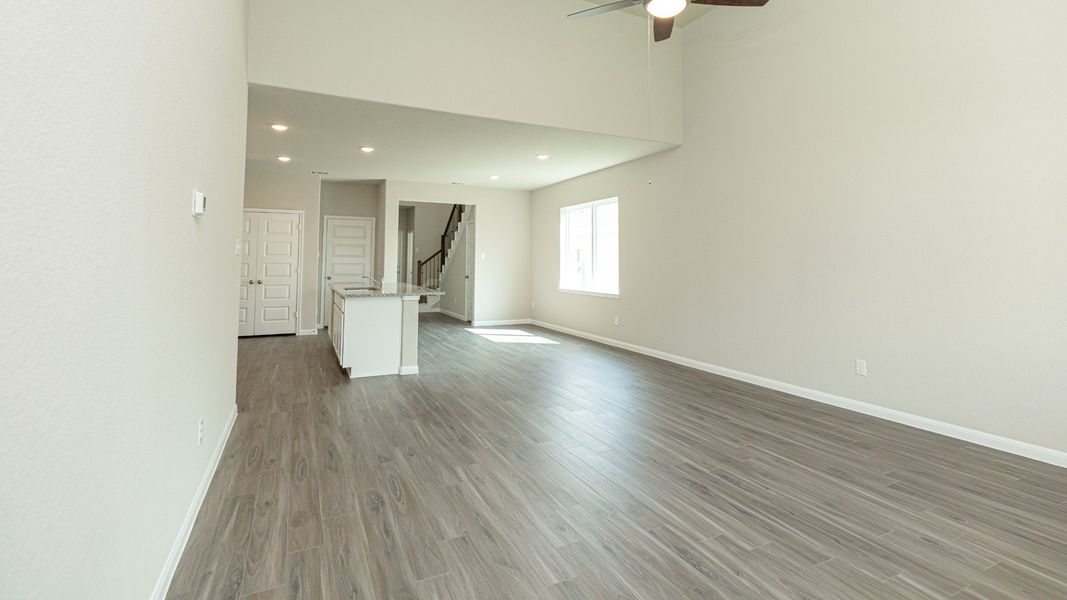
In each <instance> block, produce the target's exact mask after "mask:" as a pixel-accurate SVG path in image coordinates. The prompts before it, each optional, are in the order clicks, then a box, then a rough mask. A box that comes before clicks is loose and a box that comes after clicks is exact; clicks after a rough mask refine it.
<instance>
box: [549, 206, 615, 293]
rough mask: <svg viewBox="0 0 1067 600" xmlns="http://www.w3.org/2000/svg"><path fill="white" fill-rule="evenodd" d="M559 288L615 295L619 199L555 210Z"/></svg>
mask: <svg viewBox="0 0 1067 600" xmlns="http://www.w3.org/2000/svg"><path fill="white" fill-rule="evenodd" d="M559 289H560V290H563V291H569V292H583V293H587V294H602V295H605V296H618V295H619V199H618V198H608V199H607V200H598V201H597V202H588V203H586V204H578V205H575V206H565V207H563V208H561V209H560V210H559Z"/></svg>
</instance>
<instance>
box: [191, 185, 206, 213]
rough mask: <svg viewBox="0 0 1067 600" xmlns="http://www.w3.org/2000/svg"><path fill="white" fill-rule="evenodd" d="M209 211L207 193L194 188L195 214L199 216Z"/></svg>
mask: <svg viewBox="0 0 1067 600" xmlns="http://www.w3.org/2000/svg"><path fill="white" fill-rule="evenodd" d="M205 212H207V194H205V193H204V192H198V191H196V190H193V216H194V217H199V216H200V215H202V214H204V213H205Z"/></svg>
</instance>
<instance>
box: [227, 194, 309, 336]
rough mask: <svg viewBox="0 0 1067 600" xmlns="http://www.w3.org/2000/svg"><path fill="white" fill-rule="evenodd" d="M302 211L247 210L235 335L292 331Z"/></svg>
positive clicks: (273, 333) (294, 315)
mask: <svg viewBox="0 0 1067 600" xmlns="http://www.w3.org/2000/svg"><path fill="white" fill-rule="evenodd" d="M300 228H301V215H300V214H299V213H290V212H272V211H265V210H264V211H259V210H255V211H253V210H246V211H245V213H244V221H243V222H242V227H241V236H242V240H241V274H240V278H239V279H238V285H239V286H240V304H239V307H238V310H237V335H240V336H246V335H278V334H285V333H296V319H297V316H298V315H297V303H298V298H299V287H300V285H299V284H300Z"/></svg>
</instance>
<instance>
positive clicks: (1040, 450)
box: [494, 319, 1067, 467]
mask: <svg viewBox="0 0 1067 600" xmlns="http://www.w3.org/2000/svg"><path fill="white" fill-rule="evenodd" d="M528 322H529V323H530V324H531V325H536V326H538V327H544V328H545V329H551V330H553V331H558V332H560V333H565V334H567V335H573V336H575V337H580V338H584V339H587V340H590V341H594V342H598V343H601V344H604V345H606V346H613V347H615V348H622V349H623V350H629V351H631V352H636V353H638V354H644V355H646V356H651V357H653V358H659V359H661V360H665V361H668V362H672V363H675V364H679V365H682V366H686V367H691V368H693V369H698V370H700V371H705V372H707V373H714V374H715V375H721V376H723V377H728V378H730V379H736V380H738V381H744V382H746V383H751V384H753V385H758V386H760V387H765V388H768V389H772V390H777V391H779V392H785V393H787V394H792V395H794V396H799V397H801V398H806V399H808V400H814V401H815V402H821V403H823V404H829V405H832V406H836V407H838V408H843V409H845V410H851V411H853V412H858V413H862V414H865V415H870V416H872V417H878V418H880V419H885V420H887V421H893V422H894V423H900V424H902V425H908V426H910V427H915V428H916V429H923V430H925V431H930V432H933V433H939V434H941V435H945V436H948V437H952V438H956V439H958V440H963V441H965V442H970V443H972V444H977V445H979V446H985V447H987V448H993V449H995V450H1001V451H1003V452H1008V453H1010V454H1015V455H1018V456H1023V457H1026V458H1030V459H1033V460H1037V461H1040V462H1044V463H1048V464H1051V465H1056V466H1059V467H1067V452H1061V451H1059V450H1053V449H1052V448H1045V447H1043V446H1038V445H1036V444H1030V443H1028V442H1021V441H1019V440H1013V439H1011V438H1006V437H1001V436H998V435H993V434H991V433H986V432H984V431H977V430H974V429H968V428H966V427H961V426H959V425H953V424H952V423H945V422H944V421H938V420H935V419H930V418H927V417H921V416H919V415H913V414H911V413H906V412H903V411H899V410H894V409H892V408H886V407H884V406H878V405H877V404H870V403H868V402H862V401H860V400H853V399H852V398H846V397H844V396H837V395H835V394H830V393H827V392H821V391H819V390H813V389H810V388H806V387H802V386H799V385H794V384H792V383H786V382H784V381H778V380H775V379H770V378H768V377H762V376H760V375H753V374H751V373H745V372H744V371H737V370H734V369H729V368H727V367H720V366H718V365H713V364H711V363H706V362H701V361H699V360H694V359H691V358H686V357H684V356H678V355H676V354H670V353H668V352H663V351H660V350H654V349H652V348H646V347H644V346H638V345H637V344H631V343H629V342H622V341H619V340H615V339H612V338H608V337H604V336H600V335H595V334H592V333H587V332H585V331H580V330H577V329H571V328H569V327H563V326H562V325H556V324H554V323H546V322H544V321H538V320H535V319H532V320H529V321H528ZM494 324H501V325H503V324H516V325H517V324H519V323H518V321H516V322H507V323H504V322H494Z"/></svg>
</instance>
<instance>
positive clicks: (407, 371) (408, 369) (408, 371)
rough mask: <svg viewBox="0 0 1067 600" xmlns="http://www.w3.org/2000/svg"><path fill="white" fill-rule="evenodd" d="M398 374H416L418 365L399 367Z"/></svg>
mask: <svg viewBox="0 0 1067 600" xmlns="http://www.w3.org/2000/svg"><path fill="white" fill-rule="evenodd" d="M398 374H399V375H418V374H419V366H418V365H415V366H407V367H400V371H399V373H398Z"/></svg>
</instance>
